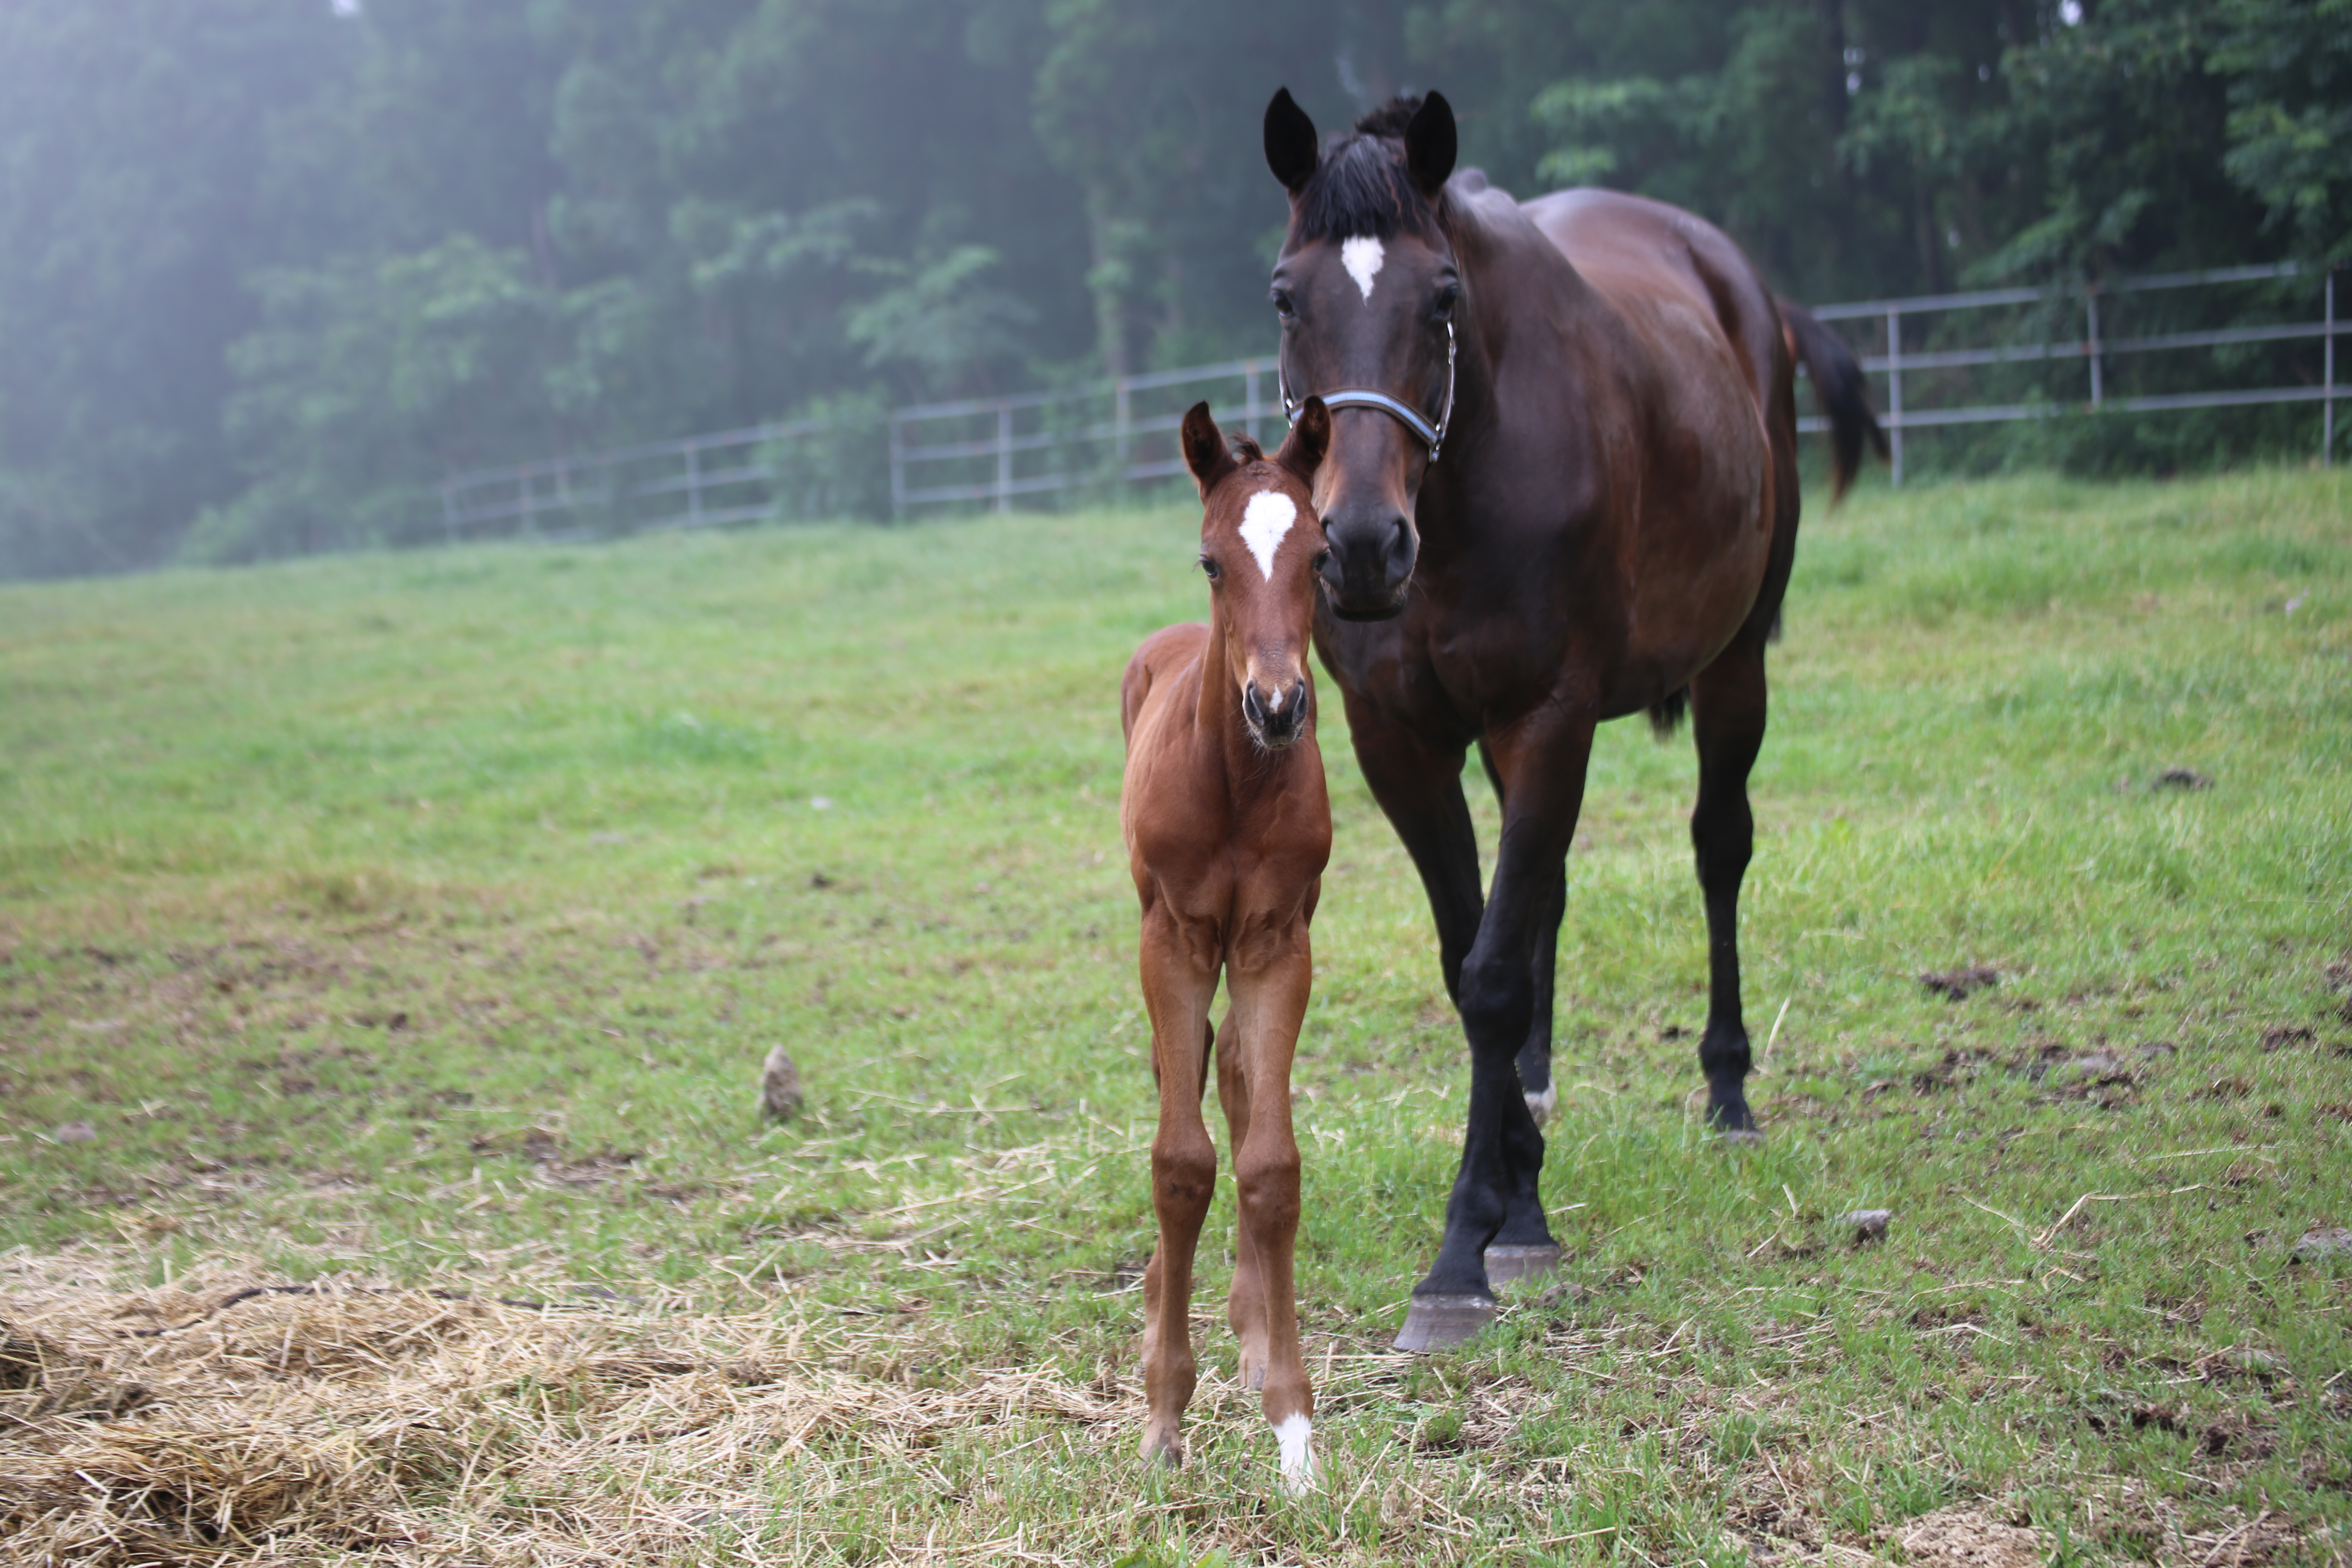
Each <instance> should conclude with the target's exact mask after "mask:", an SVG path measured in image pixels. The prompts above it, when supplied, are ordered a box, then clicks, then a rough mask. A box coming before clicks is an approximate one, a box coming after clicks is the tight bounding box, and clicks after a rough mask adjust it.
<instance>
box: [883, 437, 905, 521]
mask: <svg viewBox="0 0 2352 1568" xmlns="http://www.w3.org/2000/svg"><path fill="white" fill-rule="evenodd" d="M887 424H888V425H889V426H890V516H891V517H892V518H893V519H894V520H895V519H898V518H902V517H904V516H906V515H907V437H906V433H905V427H904V426H901V425H900V423H899V420H898V415H896V414H892V415H890V416H888V418H887Z"/></svg>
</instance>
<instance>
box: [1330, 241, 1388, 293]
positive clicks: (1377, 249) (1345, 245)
mask: <svg viewBox="0 0 2352 1568" xmlns="http://www.w3.org/2000/svg"><path fill="white" fill-rule="evenodd" d="M1387 259H1388V251H1387V249H1386V248H1385V247H1383V246H1382V245H1381V242H1380V241H1379V240H1377V239H1371V238H1368V237H1362V236H1359V237H1356V238H1354V239H1349V240H1343V241H1341V242H1340V245H1339V265H1340V266H1342V267H1344V268H1347V269H1348V276H1349V277H1350V278H1352V279H1355V280H1356V287H1357V288H1359V289H1362V290H1363V291H1364V303H1365V304H1367V305H1369V304H1370V303H1371V302H1372V279H1375V278H1378V277H1379V276H1380V275H1381V262H1383V261H1385V260H1387Z"/></svg>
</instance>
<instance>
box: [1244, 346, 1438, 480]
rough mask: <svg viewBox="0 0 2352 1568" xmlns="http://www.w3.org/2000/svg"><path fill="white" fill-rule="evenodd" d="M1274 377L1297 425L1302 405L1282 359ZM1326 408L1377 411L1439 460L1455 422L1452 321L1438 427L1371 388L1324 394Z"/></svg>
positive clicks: (1276, 365)
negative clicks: (1447, 432) (1447, 430)
mask: <svg viewBox="0 0 2352 1568" xmlns="http://www.w3.org/2000/svg"><path fill="white" fill-rule="evenodd" d="M1274 378H1275V384H1276V385H1277V386H1278V387H1280V389H1281V391H1282V411H1283V412H1284V413H1285V414H1286V415H1288V416H1290V422H1291V423H1292V424H1293V425H1296V424H1297V423H1298V414H1299V409H1300V407H1301V405H1300V404H1298V403H1297V402H1296V401H1294V400H1293V399H1292V397H1291V395H1290V374H1289V373H1288V371H1286V369H1285V368H1284V367H1283V363H1282V362H1281V360H1279V359H1276V361H1275V364H1274ZM1323 406H1324V407H1326V408H1329V409H1333V410H1338V409H1341V408H1377V409H1379V410H1380V411H1381V413H1383V414H1386V415H1389V416H1391V417H1393V418H1394V419H1395V420H1396V421H1397V423H1399V424H1400V425H1402V426H1404V427H1405V428H1406V429H1408V430H1410V431H1412V433H1413V434H1414V435H1416V436H1418V437H1421V443H1422V445H1423V446H1424V447H1428V448H1429V460H1430V461H1431V462H1435V461H1437V454H1438V452H1439V451H1440V450H1441V449H1442V448H1443V447H1444V445H1445V427H1446V426H1449V425H1451V424H1452V423H1454V323H1453V322H1452V321H1447V322H1446V323H1445V406H1444V408H1442V409H1440V410H1439V411H1438V415H1437V423H1436V424H1434V425H1432V424H1431V423H1430V422H1429V421H1428V420H1426V419H1424V418H1423V417H1422V416H1421V415H1420V413H1419V412H1418V411H1417V410H1415V409H1414V408H1413V407H1412V405H1410V404H1405V403H1400V402H1398V401H1397V400H1396V399H1395V398H1393V397H1391V396H1390V395H1388V394H1387V393H1385V392H1374V391H1372V390H1371V389H1370V388H1369V387H1362V386H1349V387H1343V388H1341V389H1340V390H1339V391H1338V392H1327V393H1325V394H1323Z"/></svg>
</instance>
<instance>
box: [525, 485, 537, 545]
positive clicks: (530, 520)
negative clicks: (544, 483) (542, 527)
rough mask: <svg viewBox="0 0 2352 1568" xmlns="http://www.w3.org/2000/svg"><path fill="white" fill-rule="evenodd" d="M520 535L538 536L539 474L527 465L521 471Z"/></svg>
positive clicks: (535, 537) (527, 536)
mask: <svg viewBox="0 0 2352 1568" xmlns="http://www.w3.org/2000/svg"><path fill="white" fill-rule="evenodd" d="M522 536H523V537H524V538H525V539H537V538H538V537H539V475H538V472H537V471H536V470H535V469H533V468H529V467H526V468H524V469H523V471H522Z"/></svg>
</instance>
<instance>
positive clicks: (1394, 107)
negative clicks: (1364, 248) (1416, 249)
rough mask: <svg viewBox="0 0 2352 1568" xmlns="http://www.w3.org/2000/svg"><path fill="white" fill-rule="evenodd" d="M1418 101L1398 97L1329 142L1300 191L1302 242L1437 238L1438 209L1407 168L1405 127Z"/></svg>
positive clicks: (1418, 103) (1298, 211) (1299, 206)
mask: <svg viewBox="0 0 2352 1568" xmlns="http://www.w3.org/2000/svg"><path fill="white" fill-rule="evenodd" d="M1420 108H1421V100H1420V99H1418V98H1394V99H1391V100H1389V101H1388V102H1386V103H1384V104H1382V105H1381V106H1380V107H1379V108H1378V109H1375V110H1372V111H1371V112H1370V114H1367V115H1365V116H1364V117H1363V118H1362V119H1361V120H1360V121H1356V128H1355V130H1354V131H1353V132H1344V133H1342V134H1340V135H1337V136H1334V137H1332V138H1331V140H1330V141H1329V142H1326V143H1325V144H1324V147H1323V158H1322V161H1321V162H1320V163H1317V164H1316V165H1315V173H1314V174H1310V175H1308V176H1307V184H1306V186H1305V188H1304V189H1302V190H1301V191H1300V192H1299V193H1298V206H1297V216H1296V218H1295V219H1294V222H1295V224H1296V226H1297V237H1298V238H1299V239H1301V240H1315V239H1328V238H1334V237H1337V238H1340V239H1352V238H1355V237H1358V236H1366V237H1370V238H1373V239H1391V238H1394V237H1396V236H1397V235H1398V234H1399V233H1400V232H1402V233H1406V234H1419V235H1434V234H1436V233H1437V232H1438V222H1437V209H1436V208H1434V207H1433V206H1432V205H1430V203H1429V200H1428V198H1426V197H1424V196H1423V195H1422V194H1421V193H1420V192H1419V191H1417V190H1415V189H1414V188H1413V184H1412V176H1411V175H1410V174H1406V173H1405V167H1404V128H1405V127H1406V126H1407V125H1408V124H1410V123H1412V117H1413V114H1414V113H1415V112H1416V111H1417V110H1419V109H1420Z"/></svg>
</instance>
